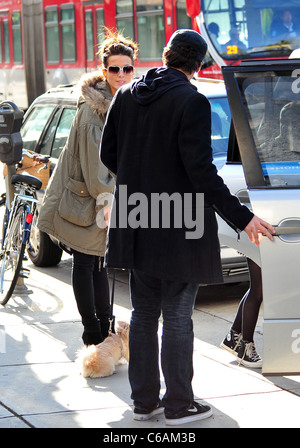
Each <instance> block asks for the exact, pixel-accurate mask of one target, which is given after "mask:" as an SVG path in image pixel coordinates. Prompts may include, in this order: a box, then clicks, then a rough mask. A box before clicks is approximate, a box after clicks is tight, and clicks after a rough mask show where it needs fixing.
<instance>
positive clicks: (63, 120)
mask: <svg viewBox="0 0 300 448" xmlns="http://www.w3.org/2000/svg"><path fill="white" fill-rule="evenodd" d="M75 113H76V109H75V108H72V109H71V108H64V109H63V110H61V109H57V111H56V112H55V114H54V116H53V117H52V120H51V123H50V125H49V126H48V129H47V132H46V134H45V136H44V139H43V142H42V145H41V151H40V152H41V154H45V155H46V154H47V155H50V156H51V157H54V158H56V159H58V157H59V155H60V153H61V151H62V149H63V147H64V146H65V143H66V141H67V138H68V136H69V132H70V128H71V124H72V121H73V118H74V116H75Z"/></svg>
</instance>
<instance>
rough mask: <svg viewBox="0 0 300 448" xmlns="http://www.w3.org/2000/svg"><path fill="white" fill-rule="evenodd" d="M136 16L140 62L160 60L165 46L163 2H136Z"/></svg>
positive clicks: (149, 0)
mask: <svg viewBox="0 0 300 448" xmlns="http://www.w3.org/2000/svg"><path fill="white" fill-rule="evenodd" d="M136 15H137V41H138V42H139V58H140V60H141V61H146V60H156V59H160V58H161V54H162V49H163V48H164V46H165V28H164V6H163V0H136Z"/></svg>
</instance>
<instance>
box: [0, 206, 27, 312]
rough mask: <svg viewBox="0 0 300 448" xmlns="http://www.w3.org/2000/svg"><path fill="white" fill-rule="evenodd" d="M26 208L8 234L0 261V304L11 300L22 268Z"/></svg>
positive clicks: (15, 218) (19, 210)
mask: <svg viewBox="0 0 300 448" xmlns="http://www.w3.org/2000/svg"><path fill="white" fill-rule="evenodd" d="M23 222H24V208H23V207H22V206H21V207H20V208H19V209H18V210H17V212H16V215H15V217H14V220H13V222H12V224H11V227H10V229H9V230H8V232H7V234H6V239H5V243H4V248H3V251H2V254H1V261H0V303H1V305H5V304H6V303H7V302H8V301H9V299H10V298H11V296H12V294H13V292H14V289H15V286H16V284H17V280H18V277H19V274H20V270H21V267H22V261H23V258H24V253H25V248H26V244H25V243H22V233H23Z"/></svg>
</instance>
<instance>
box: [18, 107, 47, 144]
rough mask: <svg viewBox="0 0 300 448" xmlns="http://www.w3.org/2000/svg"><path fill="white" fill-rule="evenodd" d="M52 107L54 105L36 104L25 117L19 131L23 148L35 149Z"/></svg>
mask: <svg viewBox="0 0 300 448" xmlns="http://www.w3.org/2000/svg"><path fill="white" fill-rule="evenodd" d="M54 108H55V106H46V107H45V106H43V107H39V106H37V107H35V108H33V110H32V111H31V112H30V114H29V116H28V117H26V119H25V121H24V123H23V125H22V128H21V131H20V133H21V137H22V140H23V146H24V148H25V149H28V150H30V151H35V148H36V145H37V143H38V141H39V139H40V137H41V134H42V132H43V130H44V127H45V125H46V123H47V121H48V120H49V117H50V115H51V114H52V112H53V110H54Z"/></svg>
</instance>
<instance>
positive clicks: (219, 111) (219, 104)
mask: <svg viewBox="0 0 300 448" xmlns="http://www.w3.org/2000/svg"><path fill="white" fill-rule="evenodd" d="M209 101H210V104H211V146H212V150H213V158H214V164H215V165H216V167H217V168H218V170H219V169H221V168H222V166H223V165H224V164H225V162H226V157H227V148H228V138H229V130H230V121H231V113H230V109H229V104H228V100H227V98H226V97H220V98H210V99H209Z"/></svg>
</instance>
